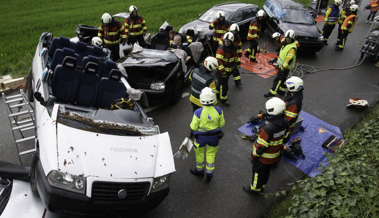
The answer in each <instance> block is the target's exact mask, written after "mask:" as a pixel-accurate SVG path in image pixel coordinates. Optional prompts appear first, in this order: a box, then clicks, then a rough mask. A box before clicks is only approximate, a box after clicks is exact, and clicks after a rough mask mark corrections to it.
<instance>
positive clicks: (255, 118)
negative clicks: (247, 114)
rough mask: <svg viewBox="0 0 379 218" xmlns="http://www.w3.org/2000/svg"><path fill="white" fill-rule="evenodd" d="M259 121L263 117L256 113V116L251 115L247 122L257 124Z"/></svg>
mask: <svg viewBox="0 0 379 218" xmlns="http://www.w3.org/2000/svg"><path fill="white" fill-rule="evenodd" d="M259 121H261V118H259V116H258V115H255V116H253V117H251V118H250V120H249V121H247V123H252V124H257V123H259Z"/></svg>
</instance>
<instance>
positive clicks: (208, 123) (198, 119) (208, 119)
mask: <svg viewBox="0 0 379 218" xmlns="http://www.w3.org/2000/svg"><path fill="white" fill-rule="evenodd" d="M224 125H225V119H224V113H223V112H222V110H221V108H219V107H216V106H204V107H202V108H200V109H197V110H196V111H195V113H194V115H193V118H192V122H191V125H190V127H191V129H192V130H193V131H195V134H204V133H212V132H217V131H220V130H221V127H223V126H224Z"/></svg>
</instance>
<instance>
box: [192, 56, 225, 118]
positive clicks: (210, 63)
mask: <svg viewBox="0 0 379 218" xmlns="http://www.w3.org/2000/svg"><path fill="white" fill-rule="evenodd" d="M217 68H218V62H217V59H216V58H214V57H212V56H209V57H207V58H205V61H204V65H201V66H200V67H199V68H195V69H194V70H193V73H192V74H191V75H190V77H189V79H190V80H191V96H190V101H191V104H192V108H193V112H195V111H196V110H197V109H199V108H201V107H202V106H203V104H202V103H201V102H200V92H201V90H203V89H204V88H205V87H209V88H211V89H212V90H213V91H215V90H216V83H215V80H214V78H213V76H212V75H211V73H212V71H214V70H217ZM213 105H215V106H216V105H217V100H216V101H215V102H214V103H213Z"/></svg>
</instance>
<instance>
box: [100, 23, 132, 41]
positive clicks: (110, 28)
mask: <svg viewBox="0 0 379 218" xmlns="http://www.w3.org/2000/svg"><path fill="white" fill-rule="evenodd" d="M97 36H98V37H100V38H102V39H103V41H104V43H105V44H106V45H114V44H118V43H120V42H121V39H123V40H126V35H125V34H124V26H123V25H122V23H121V22H120V21H118V20H113V21H112V22H111V23H109V24H108V25H103V24H101V25H100V28H99V32H98V33H97Z"/></svg>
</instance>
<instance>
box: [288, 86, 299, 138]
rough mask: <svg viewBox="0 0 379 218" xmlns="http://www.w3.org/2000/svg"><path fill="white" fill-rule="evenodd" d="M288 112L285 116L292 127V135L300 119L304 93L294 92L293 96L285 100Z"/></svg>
mask: <svg viewBox="0 0 379 218" xmlns="http://www.w3.org/2000/svg"><path fill="white" fill-rule="evenodd" d="M285 102H286V110H285V115H286V118H287V120H288V123H289V125H290V134H291V133H292V132H293V129H294V128H295V125H296V121H297V118H299V115H300V111H301V108H302V105H303V91H298V92H293V96H288V97H287V98H286V99H285Z"/></svg>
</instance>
